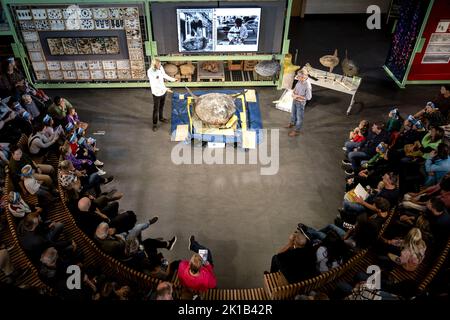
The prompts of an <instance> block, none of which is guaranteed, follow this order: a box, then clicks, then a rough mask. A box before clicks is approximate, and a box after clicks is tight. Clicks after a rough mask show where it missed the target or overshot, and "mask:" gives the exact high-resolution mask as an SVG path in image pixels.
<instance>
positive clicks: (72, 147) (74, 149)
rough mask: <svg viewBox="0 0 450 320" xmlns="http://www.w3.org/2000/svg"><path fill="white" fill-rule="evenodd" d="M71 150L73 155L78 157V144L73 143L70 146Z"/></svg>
mask: <svg viewBox="0 0 450 320" xmlns="http://www.w3.org/2000/svg"><path fill="white" fill-rule="evenodd" d="M70 149H71V150H72V154H73V155H76V154H77V150H78V143H71V144H70Z"/></svg>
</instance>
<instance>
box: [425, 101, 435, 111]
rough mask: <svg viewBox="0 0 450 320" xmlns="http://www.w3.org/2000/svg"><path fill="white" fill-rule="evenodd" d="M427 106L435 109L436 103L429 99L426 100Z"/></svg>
mask: <svg viewBox="0 0 450 320" xmlns="http://www.w3.org/2000/svg"><path fill="white" fill-rule="evenodd" d="M427 107H430V108H431V109H436V105H435V104H434V103H433V102H431V101H428V102H427Z"/></svg>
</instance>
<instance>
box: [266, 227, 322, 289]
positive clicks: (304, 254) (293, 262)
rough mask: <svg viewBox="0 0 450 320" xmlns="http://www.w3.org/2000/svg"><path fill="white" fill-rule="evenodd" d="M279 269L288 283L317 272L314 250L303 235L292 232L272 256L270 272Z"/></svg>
mask: <svg viewBox="0 0 450 320" xmlns="http://www.w3.org/2000/svg"><path fill="white" fill-rule="evenodd" d="M277 271H281V273H282V274H283V276H284V277H285V278H286V280H287V281H288V282H289V283H295V282H299V281H302V280H304V279H308V278H310V277H313V276H315V275H316V274H317V271H316V264H315V251H314V248H313V246H312V244H311V241H309V240H308V239H307V238H306V237H305V235H303V234H302V233H301V232H299V231H298V232H294V233H292V234H291V235H290V236H289V240H288V243H287V244H286V245H285V246H284V247H282V248H281V249H280V250H279V251H278V253H277V254H276V255H274V256H273V257H272V263H271V266H270V272H277Z"/></svg>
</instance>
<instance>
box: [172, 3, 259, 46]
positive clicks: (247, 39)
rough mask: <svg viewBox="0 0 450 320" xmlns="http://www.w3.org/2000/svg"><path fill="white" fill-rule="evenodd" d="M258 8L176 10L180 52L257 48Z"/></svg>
mask: <svg viewBox="0 0 450 320" xmlns="http://www.w3.org/2000/svg"><path fill="white" fill-rule="evenodd" d="M260 17H261V8H201V9H199V8H189V9H177V22H178V50H179V51H180V52H238V51H240V52H243V51H247V52H251V51H258V39H259V26H260Z"/></svg>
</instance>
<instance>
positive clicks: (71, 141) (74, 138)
mask: <svg viewBox="0 0 450 320" xmlns="http://www.w3.org/2000/svg"><path fill="white" fill-rule="evenodd" d="M76 141H77V134H76V133H74V134H73V135H72V136H71V137H70V140H69V142H70V143H75V142H76Z"/></svg>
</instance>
